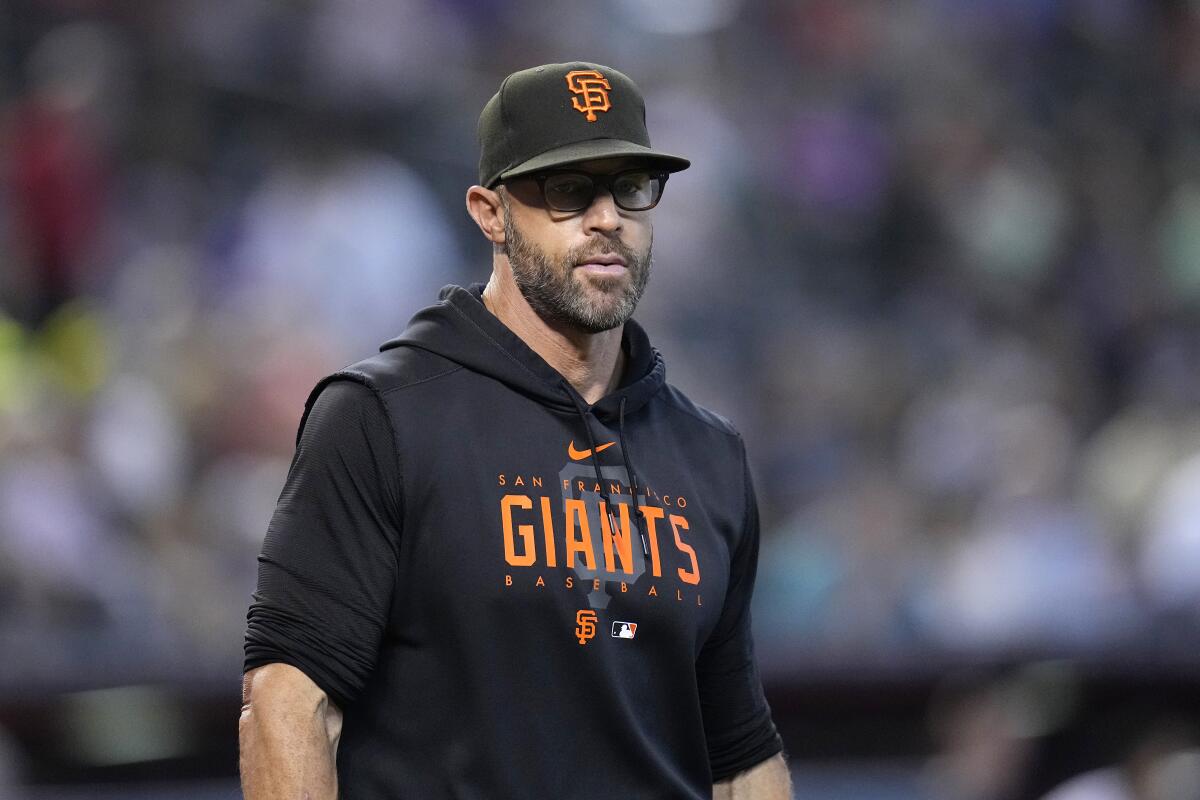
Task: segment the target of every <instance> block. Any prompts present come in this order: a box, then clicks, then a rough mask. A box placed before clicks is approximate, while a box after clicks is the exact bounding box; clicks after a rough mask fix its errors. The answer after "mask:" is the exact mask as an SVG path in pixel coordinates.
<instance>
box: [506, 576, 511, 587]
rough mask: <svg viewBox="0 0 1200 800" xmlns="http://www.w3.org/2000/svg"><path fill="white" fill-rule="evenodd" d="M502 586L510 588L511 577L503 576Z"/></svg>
mask: <svg viewBox="0 0 1200 800" xmlns="http://www.w3.org/2000/svg"><path fill="white" fill-rule="evenodd" d="M504 585H505V586H512V575H505V576H504Z"/></svg>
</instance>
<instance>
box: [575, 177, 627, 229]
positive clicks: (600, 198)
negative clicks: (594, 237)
mask: <svg viewBox="0 0 1200 800" xmlns="http://www.w3.org/2000/svg"><path fill="white" fill-rule="evenodd" d="M622 225H623V221H622V219H621V213H620V211H619V210H618V209H617V204H616V203H615V202H614V201H613V197H612V192H610V191H609V190H608V189H607V188H605V187H599V188H597V189H596V196H595V197H593V198H592V204H591V205H590V206H588V208H587V211H585V212H584V214H583V231H584V233H588V234H591V233H600V234H604V235H611V234H613V233H616V232H618V231H620V230H621V226H622Z"/></svg>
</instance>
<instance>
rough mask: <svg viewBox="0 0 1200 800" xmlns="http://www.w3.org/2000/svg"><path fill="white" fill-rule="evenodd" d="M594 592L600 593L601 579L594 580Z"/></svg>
mask: <svg viewBox="0 0 1200 800" xmlns="http://www.w3.org/2000/svg"><path fill="white" fill-rule="evenodd" d="M592 591H593V592H598V591H600V579H599V578H592Z"/></svg>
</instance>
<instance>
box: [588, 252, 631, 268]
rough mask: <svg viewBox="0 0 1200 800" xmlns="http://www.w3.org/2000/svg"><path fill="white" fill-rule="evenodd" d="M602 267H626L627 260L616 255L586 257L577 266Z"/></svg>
mask: <svg viewBox="0 0 1200 800" xmlns="http://www.w3.org/2000/svg"><path fill="white" fill-rule="evenodd" d="M597 264H598V265H600V266H604V267H624V266H626V264H625V259H623V258H621V257H620V256H619V255H616V254H603V255H595V256H586V257H584V258H582V259H580V260H579V263H577V264H576V266H578V267H586V266H589V265H597Z"/></svg>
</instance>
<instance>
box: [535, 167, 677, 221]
mask: <svg viewBox="0 0 1200 800" xmlns="http://www.w3.org/2000/svg"><path fill="white" fill-rule="evenodd" d="M542 181H543V183H542V191H543V193H544V194H545V197H546V205H548V206H550V208H552V209H554V210H555V211H582V210H583V209H585V208H587V207H588V206H590V205H591V204H592V200H593V199H594V198H595V197H596V178H595V177H593V176H591V175H588V174H587V173H586V172H555V173H552V174H550V175H547V176H546V177H545V178H544V179H542ZM600 182H601V183H602V184H603V185H604V186H606V187H607V188H608V189H609V190H610V191H611V192H612V196H613V201H614V202H615V203H616V204H617V205H618V206H620V207H621V208H623V209H625V210H626V211H645V210H646V209H648V208H653V207H654V206H655V204H657V203H658V200H659V198H660V197H662V190H663V183H664V182H665V181H664V178H663V174H662V173H655V172H650V171H648V170H630V171H628V172H622V173H619V174H617V175H613V176H611V177H608V176H601V178H600Z"/></svg>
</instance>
